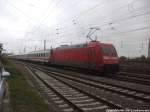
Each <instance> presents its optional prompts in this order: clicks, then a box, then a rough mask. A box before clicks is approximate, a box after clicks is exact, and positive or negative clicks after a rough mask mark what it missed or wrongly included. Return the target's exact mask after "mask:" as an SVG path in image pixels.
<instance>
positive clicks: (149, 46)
mask: <svg viewBox="0 0 150 112" xmlns="http://www.w3.org/2000/svg"><path fill="white" fill-rule="evenodd" d="M148 58H150V39H149V42H148Z"/></svg>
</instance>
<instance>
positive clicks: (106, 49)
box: [102, 46, 117, 56]
mask: <svg viewBox="0 0 150 112" xmlns="http://www.w3.org/2000/svg"><path fill="white" fill-rule="evenodd" d="M102 51H103V54H104V56H117V53H116V50H115V48H114V47H112V46H111V47H110V46H102Z"/></svg>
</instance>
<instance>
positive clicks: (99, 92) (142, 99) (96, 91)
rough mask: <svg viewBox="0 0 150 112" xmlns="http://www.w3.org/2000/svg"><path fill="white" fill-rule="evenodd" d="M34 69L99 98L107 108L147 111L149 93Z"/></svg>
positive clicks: (149, 101) (149, 104) (149, 102)
mask: <svg viewBox="0 0 150 112" xmlns="http://www.w3.org/2000/svg"><path fill="white" fill-rule="evenodd" d="M32 67H33V66H32ZM34 68H36V69H37V70H39V71H42V72H43V73H44V74H48V75H46V76H47V77H52V78H54V79H55V80H57V81H58V82H61V83H62V84H65V85H67V86H69V87H71V88H73V89H76V90H77V91H80V93H81V92H82V93H84V94H88V95H92V97H93V98H95V100H96V99H97V98H99V100H98V101H99V102H100V103H102V104H105V105H106V106H107V107H111V108H114V107H115V106H116V107H117V108H132V109H133V108H135V109H136V108H140V109H148V108H149V107H150V93H148V92H143V91H138V90H132V89H130V88H125V87H120V86H114V85H110V84H109V85H108V84H105V83H100V82H98V81H93V80H89V79H88V80H87V79H83V77H82V78H81V77H75V76H72V75H69V76H68V75H66V74H64V73H60V72H54V71H50V70H46V69H43V68H41V67H40V69H39V67H37V66H36V67H35V66H34ZM59 92H60V91H59ZM87 105H88V104H87Z"/></svg>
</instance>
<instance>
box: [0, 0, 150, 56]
mask: <svg viewBox="0 0 150 112" xmlns="http://www.w3.org/2000/svg"><path fill="white" fill-rule="evenodd" d="M91 27H98V28H100V30H98V31H97V32H96V33H95V34H94V35H93V36H92V38H95V36H97V38H98V40H99V41H101V42H108V43H113V44H114V45H115V47H116V49H117V52H118V54H119V56H122V55H125V56H129V57H135V56H140V55H145V56H147V52H148V39H149V38H150V0H0V42H1V43H4V48H5V49H6V51H7V52H13V53H23V52H24V51H26V52H29V51H33V50H35V49H37V50H38V49H43V41H44V40H46V47H47V48H51V46H52V47H57V46H59V45H62V44H76V43H83V42H86V41H89V39H87V38H86V35H87V33H88V32H89V28H91Z"/></svg>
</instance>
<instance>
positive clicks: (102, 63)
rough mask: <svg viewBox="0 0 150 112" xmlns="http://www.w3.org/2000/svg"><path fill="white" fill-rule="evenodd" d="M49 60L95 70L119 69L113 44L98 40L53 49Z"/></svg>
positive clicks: (115, 70)
mask: <svg viewBox="0 0 150 112" xmlns="http://www.w3.org/2000/svg"><path fill="white" fill-rule="evenodd" d="M50 62H51V63H52V64H56V65H64V66H71V67H78V68H86V69H90V70H97V71H111V72H117V71H118V70H119V63H118V56H117V52H116V50H115V48H114V46H113V45H112V44H104V43H100V42H98V41H92V42H90V43H86V44H78V45H72V46H61V47H58V48H56V49H53V51H52V53H51V56H50Z"/></svg>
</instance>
